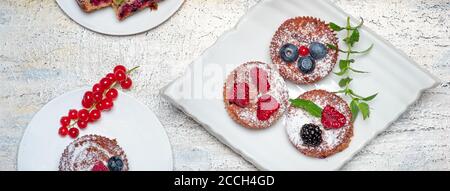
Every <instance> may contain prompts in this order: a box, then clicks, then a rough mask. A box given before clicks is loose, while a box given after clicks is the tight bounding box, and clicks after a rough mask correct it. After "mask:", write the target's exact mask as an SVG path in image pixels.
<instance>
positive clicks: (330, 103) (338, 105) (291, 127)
mask: <svg viewBox="0 0 450 191" xmlns="http://www.w3.org/2000/svg"><path fill="white" fill-rule="evenodd" d="M290 101H291V106H290V107H289V109H288V114H287V120H286V130H287V134H288V137H289V140H290V141H291V143H292V144H293V145H294V146H295V147H296V148H297V149H298V150H299V151H300V152H301V153H303V154H305V155H307V156H311V157H316V158H326V157H328V156H331V155H333V154H336V153H338V152H341V151H343V150H344V149H346V148H347V147H348V145H349V143H350V141H351V138H352V136H353V122H352V121H351V120H352V113H351V111H350V108H349V106H348V105H347V102H345V101H344V100H343V99H342V98H341V97H339V96H337V95H336V94H334V93H331V92H327V91H325V90H312V91H309V92H306V93H304V94H302V95H300V96H299V97H298V98H297V99H295V100H290Z"/></svg>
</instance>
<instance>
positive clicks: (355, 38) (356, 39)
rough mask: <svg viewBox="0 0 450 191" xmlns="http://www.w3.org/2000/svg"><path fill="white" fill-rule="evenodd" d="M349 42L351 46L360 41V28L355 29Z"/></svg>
mask: <svg viewBox="0 0 450 191" xmlns="http://www.w3.org/2000/svg"><path fill="white" fill-rule="evenodd" d="M348 42H349V44H350V45H351V46H353V45H354V44H355V43H356V42H359V30H358V29H355V30H353V33H352V35H351V36H350V38H349V40H348Z"/></svg>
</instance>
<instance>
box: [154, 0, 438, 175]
mask: <svg viewBox="0 0 450 191" xmlns="http://www.w3.org/2000/svg"><path fill="white" fill-rule="evenodd" d="M272 1H275V0H261V1H260V2H258V3H257V4H255V5H254V6H253V7H251V8H250V9H249V10H248V11H247V12H246V13H245V14H244V15H243V16H241V18H240V19H239V20H238V22H237V24H236V25H234V27H232V28H231V29H229V30H227V31H225V32H224V33H222V34H221V35H220V36H219V38H218V39H217V40H216V41H215V42H214V43H213V44H212V45H211V46H210V47H208V48H207V49H205V50H204V51H203V52H202V53H201V54H200V56H199V57H198V58H196V59H194V61H192V62H191V63H190V64H189V65H188V67H187V68H188V69H189V68H192V66H193V65H194V64H195V63H196V62H197V61H198V59H199V58H202V57H203V56H204V55H206V54H208V53H209V52H210V51H211V50H212V49H213V48H215V47H216V45H217V44H219V43H221V42H222V41H224V40H225V39H227V38H228V37H229V36H230V35H231V34H233V33H235V32H237V31H238V28H239V27H240V25H241V23H243V22H244V21H245V20H247V17H248V15H250V14H251V13H253V12H254V11H255V10H256V9H258V8H259V7H260V6H263V5H264V4H266V3H269V2H272ZM322 2H324V3H326V4H328V5H330V6H332V7H333V8H334V9H336V10H337V11H339V12H340V13H341V14H344V15H347V16H349V17H350V19H351V20H353V21H354V20H357V19H355V17H353V16H352V15H351V14H348V13H346V12H345V11H344V10H343V9H342V8H340V7H338V6H337V5H336V4H334V3H333V2H332V1H330V0H322ZM362 27H363V29H364V30H366V31H367V32H368V33H370V34H371V35H373V36H374V37H376V38H377V39H378V40H381V41H382V43H384V44H386V45H387V46H389V47H390V48H392V49H393V50H394V51H395V52H396V53H397V54H399V55H400V56H401V57H403V58H405V59H406V60H407V61H408V62H410V63H412V64H413V66H415V67H416V68H418V69H419V70H420V71H422V72H423V73H424V74H426V75H427V76H428V77H430V79H431V80H432V81H433V83H432V84H431V85H430V86H429V87H423V88H421V89H420V90H419V91H418V92H417V94H416V95H414V96H412V97H414V101H412V102H410V103H409V104H406V105H405V106H406V107H405V109H404V110H402V111H401V112H399V113H398V114H397V115H396V116H394V118H393V119H392V120H391V121H387V125H386V127H385V128H383V129H378V130H376V131H375V133H374V136H373V137H372V138H370V139H368V140H367V141H365V143H363V144H362V146H361V147H359V148H357V149H356V150H355V152H353V153H351V154H350V155H349V157H346V158H345V159H344V160H343V162H342V163H341V164H339V165H338V166H337V167H336V168H334V169H332V170H339V169H341V168H342V167H343V166H344V165H345V164H347V163H348V162H349V161H350V160H351V159H353V158H354V156H355V155H356V154H358V153H359V152H360V151H361V150H362V149H363V148H365V147H367V145H368V144H369V143H370V142H372V141H373V140H374V139H375V138H376V137H377V136H378V135H379V134H380V133H382V132H383V131H385V130H387V129H388V128H390V127H391V125H392V123H393V122H395V121H397V120H398V118H399V117H400V116H401V115H402V114H403V113H404V112H405V111H407V110H408V109H409V108H410V107H411V105H413V104H414V103H416V102H417V100H418V99H419V98H420V96H421V95H422V94H423V92H424V91H426V90H428V89H430V88H433V87H436V86H438V85H439V83H440V81H441V80H440V79H439V78H437V77H436V76H434V75H433V74H431V73H430V72H429V71H427V70H425V69H423V68H422V67H421V66H420V65H419V64H418V63H417V62H415V61H414V60H412V59H411V58H410V57H409V56H408V55H407V54H406V53H404V52H403V51H402V50H400V49H398V48H396V47H395V46H394V45H393V44H392V43H390V42H389V41H387V40H386V39H384V38H383V37H381V36H379V35H378V34H377V33H375V32H374V31H373V30H371V29H370V28H368V27H367V26H362ZM185 75H186V71H185V72H184V73H183V74H181V75H180V76H179V77H177V78H176V79H174V80H173V81H171V82H170V83H169V84H168V85H166V86H164V87H163V88H162V89H161V91H160V94H161V95H162V97H163V98H165V99H166V100H168V101H169V102H170V103H171V104H172V105H174V106H175V107H176V108H178V109H180V110H181V111H182V112H183V113H184V114H185V115H187V116H188V117H190V118H192V119H193V120H194V121H196V122H197V123H198V124H200V125H201V126H202V127H203V128H205V129H206V130H207V131H208V133H210V134H211V135H213V136H214V137H215V138H217V139H218V140H219V141H220V142H221V143H223V144H225V145H226V146H227V147H229V148H230V149H231V150H233V151H234V152H236V153H237V154H239V155H240V156H241V157H242V158H243V159H245V160H246V161H248V162H250V163H251V164H252V165H254V166H255V167H256V168H257V169H259V170H264V171H267V170H270V169H267V168H265V167H263V165H262V164H259V163H258V162H256V161H255V159H254V158H253V157H252V155H250V154H249V153H248V152H246V151H244V150H243V149H239V148H237V147H234V146H232V144H231V141H229V140H227V138H225V137H224V136H222V135H220V134H219V133H217V132H215V131H214V129H213V128H212V127H210V126H209V125H207V124H205V123H203V122H202V121H200V120H199V119H198V118H197V117H195V116H193V115H192V114H190V113H188V112H187V110H186V108H185V107H184V106H182V105H181V104H180V103H178V102H177V101H176V100H175V98H173V97H171V95H170V93H169V92H168V91H169V89H170V88H171V87H172V86H173V85H174V84H176V83H178V81H179V80H180V79H182V78H183V77H184V76H185Z"/></svg>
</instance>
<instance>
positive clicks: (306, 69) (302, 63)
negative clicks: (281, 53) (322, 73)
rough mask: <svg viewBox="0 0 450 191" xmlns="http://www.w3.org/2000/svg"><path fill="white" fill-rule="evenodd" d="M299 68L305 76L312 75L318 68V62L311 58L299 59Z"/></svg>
mask: <svg viewBox="0 0 450 191" xmlns="http://www.w3.org/2000/svg"><path fill="white" fill-rule="evenodd" d="M297 67H298V69H299V70H300V72H302V73H304V74H309V73H311V72H312V71H313V70H314V68H315V67H316V62H315V61H314V59H313V58H311V57H310V56H307V57H301V58H300V59H298V63H297Z"/></svg>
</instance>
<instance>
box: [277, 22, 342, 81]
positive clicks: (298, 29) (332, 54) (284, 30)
mask: <svg viewBox="0 0 450 191" xmlns="http://www.w3.org/2000/svg"><path fill="white" fill-rule="evenodd" d="M312 42H320V43H322V44H325V45H326V44H333V45H335V46H336V47H337V46H338V44H337V38H336V34H335V33H334V32H333V31H331V29H330V28H329V27H328V25H327V24H326V23H324V22H323V21H320V20H318V19H316V18H312V17H297V18H293V19H289V20H287V21H285V22H284V23H283V24H282V25H281V26H280V27H279V28H278V30H277V31H276V33H275V35H274V37H273V39H272V42H271V45H270V55H271V57H272V61H273V63H274V64H275V65H276V66H277V68H278V70H279V71H280V74H281V75H282V76H283V77H284V78H287V79H289V80H291V81H293V82H295V83H297V84H309V83H313V82H316V81H318V80H320V79H322V78H324V77H325V76H327V75H328V74H329V73H330V72H331V71H332V70H333V68H334V66H335V64H336V61H337V56H338V52H337V51H336V50H332V49H328V54H327V56H326V57H325V58H323V59H320V60H316V68H315V69H314V70H313V71H312V72H311V73H309V74H303V73H302V72H300V70H299V69H298V67H297V61H296V62H294V63H287V62H285V61H283V60H282V59H281V58H280V54H279V52H280V49H281V47H282V46H283V45H285V44H287V43H290V44H293V45H296V46H297V47H300V46H306V47H309V45H310V44H311V43H312Z"/></svg>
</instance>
